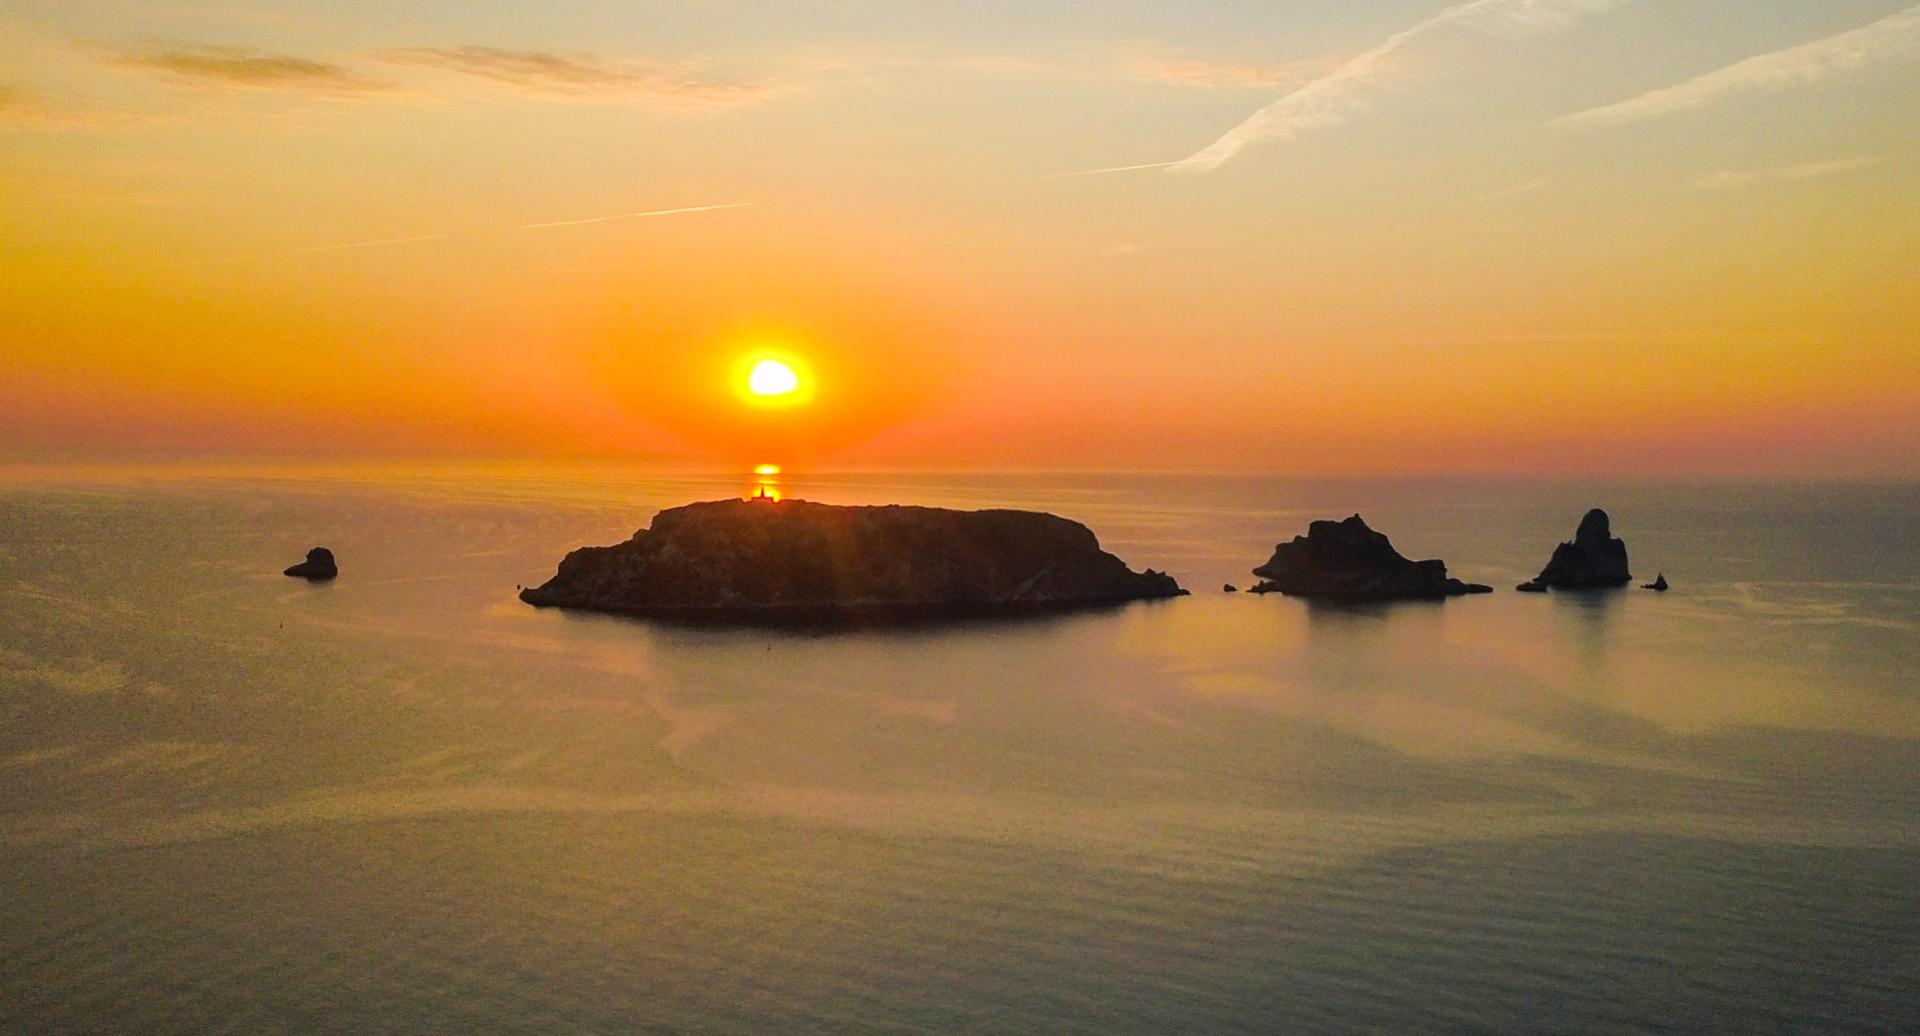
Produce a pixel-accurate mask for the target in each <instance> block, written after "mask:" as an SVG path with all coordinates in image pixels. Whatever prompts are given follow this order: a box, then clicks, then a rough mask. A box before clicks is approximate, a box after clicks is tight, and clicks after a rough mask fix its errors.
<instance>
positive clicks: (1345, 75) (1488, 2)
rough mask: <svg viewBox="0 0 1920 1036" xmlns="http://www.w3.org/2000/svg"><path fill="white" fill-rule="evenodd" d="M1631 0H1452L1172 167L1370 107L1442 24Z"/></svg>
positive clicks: (1551, 22) (1222, 156)
mask: <svg viewBox="0 0 1920 1036" xmlns="http://www.w3.org/2000/svg"><path fill="white" fill-rule="evenodd" d="M1628 2H1629V0H1468V2H1466V3H1456V4H1454V5H1452V6H1450V7H1447V8H1445V9H1444V10H1442V11H1441V12H1440V13H1438V14H1436V15H1434V16H1433V17H1431V18H1428V19H1427V20H1426V21H1423V22H1421V23H1419V24H1418V25H1415V26H1413V27H1412V28H1409V29H1403V30H1401V31H1400V32H1397V33H1395V34H1393V35H1392V36H1389V37H1387V39H1386V40H1385V41H1384V42H1382V43H1380V44H1378V45H1376V46H1374V47H1373V48H1371V49H1369V50H1367V51H1365V52H1363V53H1361V54H1360V55H1358V56H1357V57H1354V58H1351V59H1349V60H1348V61H1347V62H1346V63H1345V64H1342V65H1340V66H1339V67H1338V68H1335V69H1334V70H1333V71H1331V72H1328V73H1326V74H1324V75H1321V76H1319V77H1317V78H1315V79H1313V80H1311V81H1309V82H1307V83H1306V84H1304V85H1302V86H1300V87H1298V88H1297V89H1295V90H1293V91H1291V92H1289V93H1287V94H1285V95H1283V96H1282V97H1281V98H1280V99H1279V100H1276V101H1274V102H1273V103H1272V104H1269V105H1267V106H1266V107H1265V108H1262V109H1260V110H1259V111H1257V112H1255V113H1254V114H1253V115H1252V116H1250V117H1249V118H1248V119H1247V120H1246V121H1244V122H1242V123H1240V125H1238V126H1235V127H1234V128H1233V129H1231V130H1228V131H1227V132H1226V133H1225V134H1224V135H1222V136H1221V137H1220V139H1218V140H1216V141H1214V142H1213V143H1212V144H1209V145H1207V146H1206V147H1204V148H1202V149H1200V150H1199V151H1196V152H1194V153H1193V154H1192V155H1189V156H1187V157H1186V158H1184V159H1181V160H1180V161H1179V162H1175V163H1170V167H1171V168H1172V169H1175V170H1177V171H1180V172H1193V173H1204V172H1209V171H1211V170H1213V169H1217V168H1219V167H1220V166H1221V165H1222V164H1223V163H1225V162H1226V161H1227V160H1229V159H1231V158H1233V157H1234V156H1235V155H1237V154H1239V153H1240V152H1241V151H1242V150H1244V149H1246V147H1247V146H1248V145H1250V144H1254V143H1257V142H1259V141H1264V140H1289V139H1292V138H1293V137H1297V136H1299V135H1300V134H1302V133H1306V132H1309V131H1311V130H1315V129H1321V128H1324V127H1327V126H1334V125H1338V124H1340V123H1343V122H1346V121H1348V120H1349V119H1352V118H1354V117H1355V116H1356V115H1359V114H1360V113H1361V112H1364V111H1366V110H1367V108H1368V106H1369V102H1368V98H1367V87H1369V86H1371V85H1372V84H1373V83H1374V82H1375V81H1376V80H1378V79H1379V78H1380V77H1381V75H1382V74H1383V73H1384V72H1385V71H1386V70H1387V68H1388V64H1389V61H1390V60H1391V59H1392V58H1393V56H1394V55H1395V54H1397V53H1399V52H1400V51H1401V50H1403V49H1405V48H1406V47H1408V46H1409V45H1411V44H1413V43H1415V42H1418V41H1419V40H1421V39H1422V38H1424V37H1426V36H1429V35H1431V34H1433V33H1435V32H1438V31H1440V30H1442V29H1446V28H1450V27H1454V26H1464V27H1469V28H1477V29H1480V30H1482V31H1490V32H1498V33H1502V34H1505V35H1514V36H1518V35H1530V34H1533V33H1540V32H1548V31H1551V30H1554V29H1558V28H1561V27H1563V26H1566V25H1568V24H1570V23H1572V22H1574V21H1576V20H1578V19H1580V18H1584V17H1588V16H1591V15H1597V14H1601V13H1604V12H1606V11H1609V10H1612V9H1613V8H1616V7H1619V6H1621V5H1623V4H1625V3H1628ZM1136 168H1151V167H1149V166H1140V167H1136ZM1116 171H1117V170H1116Z"/></svg>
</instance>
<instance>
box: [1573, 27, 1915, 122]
mask: <svg viewBox="0 0 1920 1036" xmlns="http://www.w3.org/2000/svg"><path fill="white" fill-rule="evenodd" d="M1914 56H1920V6H1914V7H1910V8H1907V9H1906V10H1904V11H1901V12H1899V13H1897V14H1892V15H1888V16H1887V17H1885V18H1882V19H1880V20H1879V21H1877V22H1874V23H1872V24H1871V25H1865V26H1862V27H1860V28H1858V29H1852V30H1849V31H1847V32H1843V33H1840V34H1838V35H1835V36H1828V37H1826V38H1825V39H1820V40H1814V41H1813V42H1811V43H1803V44H1800V45H1799V46H1797V47H1788V48H1787V49H1785V50H1776V51H1773V52H1771V53H1767V54H1760V55H1757V56H1755V57H1750V58H1747V59H1746V60H1744V61H1737V62H1735V63H1733V64H1731V65H1728V66H1726V67H1724V68H1720V69H1716V70H1714V71H1712V72H1708V73H1706V74H1705V75H1702V76H1697V77H1695V78H1693V79H1689V80H1687V81H1686V82H1684V83H1679V84H1676V85H1673V86H1668V87H1662V88H1661V89H1658V90H1652V91H1649V92H1647V93H1644V94H1641V95H1640V96H1638V97H1633V98H1629V99H1627V100H1624V101H1620V102H1618V103H1615V104H1609V105H1605V106H1602V107H1599V108H1592V109H1589V110H1587V111H1583V112H1576V113H1574V114H1572V115H1563V116H1561V117H1560V118H1557V119H1554V120H1553V123H1552V124H1553V125H1571V126H1605V125H1616V124H1619V123H1624V122H1637V121H1640V120H1642V119H1655V118H1659V117H1661V116H1663V115H1671V114H1673V113H1675V112H1680V111H1686V110H1688V109H1691V108H1699V107H1701V106H1703V105H1706V104H1710V103H1712V102H1714V101H1717V100H1720V99H1721V98H1724V97H1729V96H1734V95H1738V94H1748V93H1777V92H1779V91H1781V90H1789V89H1792V88H1794V87H1798V86H1810V85H1813V84H1815V83H1819V82H1822V81H1824V80H1828V79H1832V78H1834V77H1836V76H1840V75H1845V74H1847V73H1850V72H1857V71H1861V70H1863V69H1868V68H1871V67H1873V66H1875V65H1880V64H1884V63H1887V62H1891V61H1896V60H1899V59H1902V58H1910V57H1914Z"/></svg>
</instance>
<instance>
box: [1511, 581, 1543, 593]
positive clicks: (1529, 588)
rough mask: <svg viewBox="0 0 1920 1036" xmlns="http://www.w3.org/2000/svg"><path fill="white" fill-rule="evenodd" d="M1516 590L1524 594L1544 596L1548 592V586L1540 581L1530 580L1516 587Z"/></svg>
mask: <svg viewBox="0 0 1920 1036" xmlns="http://www.w3.org/2000/svg"><path fill="white" fill-rule="evenodd" d="M1514 589H1515V590H1518V591H1520V592H1521V593H1523V594H1543V593H1546V592H1547V587H1546V584H1545V583H1542V582H1541V581H1540V580H1538V579H1529V580H1527V581H1526V582H1524V583H1521V584H1520V585H1519V586H1516V587H1514Z"/></svg>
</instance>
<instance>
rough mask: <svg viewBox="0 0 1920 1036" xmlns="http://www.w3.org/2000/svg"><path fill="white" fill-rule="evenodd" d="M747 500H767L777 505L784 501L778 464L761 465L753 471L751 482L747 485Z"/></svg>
mask: <svg viewBox="0 0 1920 1036" xmlns="http://www.w3.org/2000/svg"><path fill="white" fill-rule="evenodd" d="M747 498H748V499H750V500H769V501H773V502H775V503H778V502H779V501H781V500H784V499H786V493H785V492H784V490H783V489H782V486H781V472H780V465H778V464H761V465H758V466H756V467H755V468H754V469H753V480H752V481H751V482H749V483H748V484H747Z"/></svg>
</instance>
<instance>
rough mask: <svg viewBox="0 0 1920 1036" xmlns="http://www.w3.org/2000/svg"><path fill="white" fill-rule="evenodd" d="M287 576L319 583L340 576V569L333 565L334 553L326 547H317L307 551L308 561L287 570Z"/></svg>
mask: <svg viewBox="0 0 1920 1036" xmlns="http://www.w3.org/2000/svg"><path fill="white" fill-rule="evenodd" d="M286 574H287V575H290V576H294V577H296V578H299V579H310V580H314V581H319V580H323V579H332V578H333V577H334V576H337V575H339V574H340V569H339V567H338V566H337V565H335V564H334V563H333V551H330V550H328V549H327V548H325V547H315V548H313V549H312V550H310V551H307V560H305V561H302V562H300V563H299V564H298V565H295V566H293V567H292V568H289V569H287V571H286Z"/></svg>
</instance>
